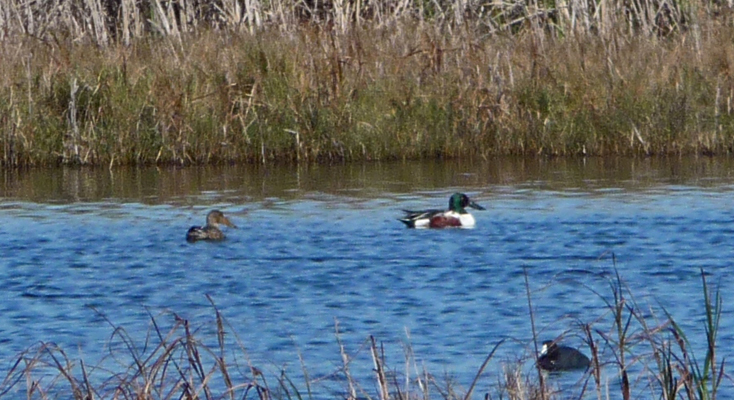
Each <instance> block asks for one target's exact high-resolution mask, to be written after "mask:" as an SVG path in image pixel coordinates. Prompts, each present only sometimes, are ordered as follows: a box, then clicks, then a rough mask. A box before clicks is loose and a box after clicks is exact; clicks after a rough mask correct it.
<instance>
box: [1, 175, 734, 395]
mask: <svg viewBox="0 0 734 400" xmlns="http://www.w3.org/2000/svg"><path fill="white" fill-rule="evenodd" d="M362 168H363V169H362V170H361V171H357V172H354V171H352V172H345V171H343V169H340V168H336V167H335V168H334V171H332V173H329V172H328V170H327V171H324V170H321V169H319V170H318V171H316V172H314V171H299V170H296V171H294V170H285V171H275V172H273V171H266V172H263V171H256V172H251V171H250V172H247V171H244V172H240V175H237V174H234V173H232V171H231V170H227V169H224V170H221V171H220V170H214V171H209V172H199V173H198V174H194V176H196V177H197V180H192V178H191V177H189V178H187V179H177V184H178V185H180V186H181V187H184V189H181V190H180V191H177V190H176V189H175V188H171V187H168V186H167V189H161V186H164V185H167V182H165V179H163V178H161V177H159V178H157V179H159V180H158V181H156V180H154V181H155V182H157V184H156V186H157V187H158V189H155V188H150V185H149V183H150V182H149V181H145V179H143V181H142V182H145V184H141V181H140V179H142V178H140V176H143V175H145V174H149V173H151V172H150V171H142V172H135V173H128V174H131V175H136V176H138V178H132V179H130V181H131V182H137V185H138V186H132V187H131V186H126V184H118V186H121V187H122V189H120V188H118V189H110V187H113V186H115V183H114V182H115V179H116V178H114V177H113V178H110V179H109V181H108V182H107V183H106V184H103V183H99V182H100V181H104V180H105V179H101V180H100V179H98V178H96V177H93V178H88V177H87V178H85V177H79V176H76V175H74V173H68V172H67V173H68V174H71V175H72V176H73V177H72V178H71V180H72V181H74V182H78V181H82V182H85V181H86V180H87V179H89V180H90V181H91V182H97V183H95V184H94V185H98V186H94V188H93V189H91V190H92V192H94V193H90V192H87V191H85V190H84V189H82V190H79V189H78V187H79V186H84V185H77V189H74V190H76V192H74V193H71V194H70V193H69V191H70V189H69V188H68V187H66V186H64V185H57V187H58V188H57V189H43V190H31V189H29V188H28V186H32V185H33V184H31V183H28V182H27V181H22V180H19V181H15V180H13V179H10V180H11V181H12V182H11V183H8V181H9V178H8V176H6V177H5V178H6V186H5V195H4V197H3V201H2V203H0V243H2V246H3V257H2V261H0V291H1V292H2V299H3V301H2V302H1V303H0V343H2V344H3V345H2V346H1V347H0V360H2V364H0V365H3V366H4V367H2V368H3V371H7V369H6V368H7V366H9V365H10V363H11V360H13V357H14V356H16V355H17V353H19V352H21V351H23V350H24V349H26V348H28V347H29V346H32V345H34V344H36V343H38V342H39V341H44V342H54V343H56V344H58V345H60V346H61V347H63V348H64V349H65V350H66V351H67V353H68V354H70V356H71V357H72V358H74V357H77V358H85V362H87V363H90V362H94V360H99V359H102V358H103V357H104V356H105V355H106V354H107V352H108V351H109V349H108V348H107V347H108V341H109V339H110V337H111V334H112V331H113V328H112V327H111V326H110V323H112V324H114V325H117V326H122V327H124V328H125V330H126V331H127V332H128V333H129V334H130V335H131V336H132V337H133V338H135V339H136V340H140V341H142V340H143V339H144V338H145V335H146V332H147V331H148V329H149V327H150V324H149V323H150V318H151V316H161V318H163V321H166V322H167V323H171V322H172V317H171V316H170V315H168V314H165V313H164V312H166V311H170V312H174V313H176V314H178V315H180V316H182V317H184V318H187V319H189V320H191V321H192V322H194V325H197V326H204V327H207V326H208V328H202V329H213V328H212V327H211V324H207V323H206V321H211V320H212V319H213V317H214V312H213V309H212V306H211V303H210V302H209V300H208V299H207V297H206V296H207V295H209V296H210V298H211V299H212V300H213V301H214V303H215V304H216V306H217V308H218V309H219V310H220V311H221V313H222V315H223V316H224V317H225V318H226V319H227V321H228V322H229V324H230V325H231V328H232V329H233V330H234V331H235V332H236V333H237V335H238V337H239V339H241V342H242V343H243V344H244V346H245V347H246V351H247V354H248V356H249V357H250V359H251V362H252V363H253V364H255V365H259V366H261V368H262V369H264V370H269V371H273V372H277V371H278V369H280V368H285V369H286V370H288V371H291V372H292V373H294V374H298V373H300V371H301V361H300V360H299V353H300V354H301V355H302V357H303V362H304V363H305V364H306V367H307V368H308V370H309V372H310V374H311V376H319V375H325V374H328V373H330V372H332V371H334V370H335V369H336V368H337V367H338V366H339V365H340V364H341V359H340V355H339V348H338V345H337V342H336V338H335V333H334V332H335V326H336V324H337V323H338V329H339V331H340V335H341V339H342V340H343V341H344V343H345V346H346V348H347V351H348V352H355V353H358V354H357V359H358V360H360V361H359V363H356V362H355V370H357V372H356V373H360V372H359V369H360V368H362V371H361V372H362V373H364V374H366V375H369V374H370V368H371V360H370V357H369V354H367V352H366V351H364V350H360V349H361V348H362V345H363V343H364V340H365V339H366V338H367V337H368V336H369V335H374V336H375V337H376V338H377V339H378V340H379V341H382V342H383V343H385V346H386V349H387V351H386V354H387V356H388V362H389V363H392V365H393V367H394V368H396V369H398V370H400V369H401V368H403V367H402V365H403V364H404V361H403V357H404V349H405V348H406V347H407V346H408V345H409V346H412V351H413V352H414V354H415V357H416V359H417V360H418V361H419V362H420V364H421V366H425V368H426V369H428V370H429V371H431V372H433V373H434V374H436V375H441V374H443V373H444V372H446V373H449V374H451V375H453V376H455V377H456V379H457V381H458V382H459V384H461V385H463V386H464V387H466V386H468V385H469V383H470V382H471V380H472V378H473V377H474V374H475V373H476V372H477V370H478V368H479V366H480V365H481V362H482V361H483V360H484V357H486V355H487V353H488V352H489V350H491V348H492V347H493V346H494V344H495V343H497V342H498V341H499V340H501V339H503V338H508V339H510V340H508V341H507V342H506V344H504V345H503V346H502V347H501V348H500V351H499V353H498V356H497V357H496V360H497V362H494V363H492V364H491V365H490V367H489V376H490V377H488V378H486V379H485V380H484V381H482V383H481V384H480V386H482V385H483V386H482V388H483V389H486V388H487V387H488V386H490V385H493V384H494V383H496V378H495V377H491V374H492V373H493V372H494V373H496V372H498V371H500V370H501V364H502V363H503V362H507V361H511V360H515V359H518V358H524V359H528V357H529V354H530V351H531V348H532V333H531V329H530V318H529V313H528V298H527V294H526V287H525V274H527V277H528V280H529V282H530V288H531V291H532V296H531V300H532V302H533V306H534V312H535V323H536V326H537V327H538V329H539V330H540V335H539V336H540V338H541V339H551V338H554V337H555V336H557V335H560V334H562V333H564V332H568V334H567V335H568V341H569V343H570V344H575V345H580V344H581V340H580V336H578V335H579V334H580V330H579V329H578V326H579V323H593V322H594V321H596V320H597V319H598V318H602V319H603V318H604V316H605V315H607V314H606V308H605V303H604V301H605V300H609V299H610V298H611V292H610V290H609V282H610V280H611V279H612V276H613V261H612V255H613V256H614V258H615V259H616V267H617V268H618V270H619V272H620V274H621V276H622V278H623V279H624V281H625V284H626V285H628V286H629V288H630V291H631V292H632V293H633V294H634V300H635V301H636V302H638V303H639V304H640V305H643V306H649V307H650V312H651V313H653V314H654V313H660V311H661V307H665V308H666V309H667V310H668V311H670V312H671V314H672V315H673V316H674V317H675V318H676V319H677V320H678V321H679V322H680V323H681V324H682V325H683V327H684V328H685V329H686V330H687V333H688V335H689V339H691V340H692V342H693V343H694V347H696V348H697V350H699V351H701V353H700V354H701V356H700V357H703V352H702V350H701V349H703V348H704V347H703V346H705V342H704V336H703V324H702V318H703V313H702V310H703V307H702V290H701V277H700V270H701V269H703V270H705V271H706V273H708V274H709V280H710V282H711V283H712V284H713V285H718V286H719V287H721V289H722V293H723V295H724V299H725V301H726V300H727V299H726V297H727V296H728V294H729V293H732V292H734V282H733V281H732V278H731V277H730V274H727V270H728V269H729V268H730V267H731V260H732V259H734V258H733V257H732V256H733V254H732V248H733V247H732V245H731V240H732V239H731V238H732V237H734V224H733V221H734V207H733V206H734V191H733V189H734V186H733V185H732V183H733V181H732V178H731V177H729V176H728V174H727V173H726V171H728V169H727V168H721V169H715V171H714V172H711V171H709V170H706V171H703V172H699V173H696V174H692V175H690V176H684V177H680V176H679V175H675V173H672V174H673V175H670V174H666V173H665V172H661V170H665V169H668V170H669V171H670V170H672V171H675V170H676V168H670V167H668V166H666V167H665V168H655V167H654V166H647V168H641V167H640V166H637V167H636V168H631V167H627V168H623V169H624V170H625V171H629V170H635V171H636V172H635V173H623V174H621V176H620V177H619V179H614V178H613V177H610V176H608V175H604V174H603V173H602V172H604V171H607V168H603V167H598V171H596V170H595V171H596V172H594V171H589V170H587V169H585V168H584V167H583V166H574V167H573V168H571V167H568V166H564V165H561V166H555V168H556V169H557V171H556V172H555V174H556V175H553V174H554V168H553V166H550V167H545V168H541V167H532V168H529V169H531V170H532V171H536V172H535V173H532V171H530V172H529V171H528V170H527V169H528V168H525V169H523V168H520V170H521V171H523V172H522V173H517V172H514V173H505V174H503V172H502V171H497V170H495V169H492V168H491V167H487V166H486V165H483V164H479V165H468V166H467V165H459V166H457V165H455V164H450V163H447V164H446V165H444V166H443V167H442V166H441V165H430V166H429V167H414V166H412V165H411V166H408V167H404V168H405V169H407V170H409V171H408V172H406V171H403V170H400V171H396V172H395V171H393V172H390V171H392V170H397V169H400V168H401V167H400V165H392V166H366V167H362ZM426 168H428V171H426ZM712 168H713V167H712ZM372 169H377V171H372ZM415 169H417V170H418V171H422V172H421V173H416V172H415ZM487 169H489V171H487ZM569 169H572V170H573V171H570V172H569ZM699 169H700V168H699ZM436 171H439V172H440V173H439V172H436ZM513 171H514V170H513ZM541 171H542V172H541ZM599 171H601V172H599ZM6 173H7V172H6ZM95 173H97V172H95ZM159 173H160V172H154V173H153V175H156V174H159ZM170 173H171V174H178V173H180V172H170ZM102 174H103V175H104V172H102ZM202 175H203V177H202ZM233 175H236V176H233ZM411 175H412V176H419V177H420V176H430V179H429V180H426V179H423V180H420V179H418V181H417V182H416V181H415V180H411V179H408V177H409V176H411ZM436 175H439V176H441V177H443V178H441V179H438V178H436ZM485 175H489V176H491V177H490V178H484V177H483V176H485ZM224 176H226V178H225V177H224ZM503 177H504V178H503ZM16 178H17V177H16ZM14 179H15V178H14ZM28 179H30V178H28ZM20 181H22V182H20ZM202 181H203V182H210V183H209V184H207V183H201V182H202ZM222 181H226V182H227V183H226V184H222V183H221V182H222ZM317 181H318V182H317ZM13 182H14V183H13ZM194 182H199V183H196V184H195V183H194ZM238 182H239V183H238ZM268 182H271V183H268ZM304 182H307V183H304ZM319 182H321V184H319ZM105 185H107V186H105ZM208 185H212V186H213V187H209V186H208ZM87 186H89V185H87ZM222 186H226V187H222ZM135 187H137V188H138V189H135ZM192 187H193V189H191V188H192ZM44 190H45V191H44ZM54 190H55V191H56V192H55V193H56V194H55V195H54V194H53V193H54ZM74 190H71V191H72V192H73V191H74ZM120 190H121V191H120ZM457 190H463V191H466V192H467V193H468V194H469V195H471V196H472V197H473V198H474V200H476V201H477V202H478V203H480V204H482V205H484V206H485V207H486V208H487V211H483V212H482V211H477V212H474V215H475V217H476V219H477V227H476V228H475V229H471V230H444V231H426V230H407V229H405V228H404V226H403V225H402V224H401V223H400V222H398V221H397V220H396V218H397V217H399V216H400V210H401V209H404V208H407V209H414V208H420V207H430V208H434V207H443V206H444V204H445V203H446V201H447V199H448V196H449V195H450V194H451V193H453V192H454V191H457ZM131 192H134V194H130V193H131ZM28 193H32V194H28ZM126 193H127V194H126ZM156 193H160V194H159V195H156ZM214 207H217V208H219V209H221V210H223V211H224V212H225V213H227V214H228V215H229V216H230V218H231V220H232V221H233V222H235V223H236V224H237V225H238V226H239V227H240V229H237V230H228V231H227V235H228V240H226V241H224V242H222V243H196V244H189V243H186V242H185V241H184V235H185V232H186V229H187V228H188V227H189V226H190V225H194V224H201V223H202V222H203V219H204V216H205V214H206V212H207V210H209V209H211V208H214ZM600 295H601V296H600ZM162 313H163V314H162ZM657 316H658V317H659V318H660V319H661V320H662V318H663V315H662V314H657ZM600 324H601V323H600ZM601 326H603V329H609V328H610V325H609V324H605V325H600V327H601ZM733 334H734V325H733V324H732V319H731V312H730V310H728V309H726V310H725V314H724V316H723V317H722V327H721V330H720V336H719V349H720V351H721V354H719V357H720V358H723V357H730V356H731V355H730V354H728V349H731V348H733V347H734V336H732V335H733Z"/></svg>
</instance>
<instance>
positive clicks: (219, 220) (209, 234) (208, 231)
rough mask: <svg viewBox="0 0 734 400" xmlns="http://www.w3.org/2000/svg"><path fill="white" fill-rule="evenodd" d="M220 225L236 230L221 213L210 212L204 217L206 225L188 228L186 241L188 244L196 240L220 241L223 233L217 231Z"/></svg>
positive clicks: (216, 211) (217, 211)
mask: <svg viewBox="0 0 734 400" xmlns="http://www.w3.org/2000/svg"><path fill="white" fill-rule="evenodd" d="M221 225H226V226H228V227H230V228H237V227H236V226H235V225H234V224H233V223H231V222H229V219H227V217H225V216H224V214H222V212H221V211H219V210H213V211H210V212H209V214H207V216H206V225H205V226H192V227H191V228H189V231H188V232H186V240H187V241H189V242H195V241H197V240H222V239H224V233H222V231H221V230H220V229H219V227H220V226H221Z"/></svg>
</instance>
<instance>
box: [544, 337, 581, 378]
mask: <svg viewBox="0 0 734 400" xmlns="http://www.w3.org/2000/svg"><path fill="white" fill-rule="evenodd" d="M589 364H590V361H589V358H588V357H586V355H584V353H582V352H580V351H578V350H576V349H574V348H573V347H568V346H559V345H557V344H556V343H555V342H554V341H552V340H547V341H545V342H543V349H542V350H541V351H540V357H538V366H539V367H540V368H542V369H544V370H547V371H569V370H574V369H585V368H588V367H589Z"/></svg>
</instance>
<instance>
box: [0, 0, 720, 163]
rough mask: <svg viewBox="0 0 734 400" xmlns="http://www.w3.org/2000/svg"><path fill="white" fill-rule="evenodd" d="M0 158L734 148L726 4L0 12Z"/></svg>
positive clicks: (243, 158) (171, 6) (40, 5)
mask: <svg viewBox="0 0 734 400" xmlns="http://www.w3.org/2000/svg"><path fill="white" fill-rule="evenodd" d="M0 15H2V16H3V18H0V58H1V59H2V60H3V62H2V63H0V80H1V81H2V84H1V85H0V131H1V133H2V135H0V142H2V143H1V144H2V162H3V165H5V166H28V165H56V164H60V163H66V164H93V165H111V164H114V165H118V164H152V163H157V164H169V163H176V164H204V163H232V162H257V163H268V162H283V161H285V162H294V161H302V162H306V161H331V162H333V161H349V160H387V159H407V158H410V159H413V158H416V159H417V158H435V157H475V158H490V157H492V156H495V155H512V154H522V155H529V154H530V155H679V154H705V155H725V154H730V153H731V152H732V151H734V119H733V118H732V110H733V109H734V105H732V97H734V80H733V79H734V78H733V77H732V76H733V75H734V74H733V72H734V71H732V66H733V65H734V47H733V46H731V43H732V40H733V39H734V26H733V24H732V21H731V17H732V12H731V10H730V9H729V8H728V6H727V5H726V4H723V3H722V4H718V3H711V2H698V1H694V2H687V1H685V2H657V1H653V0H648V1H635V2H623V1H614V0H607V1H602V2H599V3H596V2H571V3H567V2H565V1H548V2H543V3H541V2H535V3H530V4H526V3H524V2H515V3H501V4H500V3H496V4H495V3H492V4H486V3H484V2H478V1H472V0H468V1H464V2H459V1H456V2H441V1H436V2H422V1H405V2H397V1H396V2H376V3H370V2H360V1H354V2H348V1H331V2H329V1H327V2H325V3H324V2H315V3H312V2H279V1H273V2H259V1H257V0H250V1H244V2H236V1H232V2H229V1H222V2H204V3H199V2H190V1H186V0H181V1H178V2H160V1H158V0H151V1H148V2H133V1H130V0H106V1H102V2H100V3H97V2H83V1H70V2H61V1H59V2H58V3H56V2H54V1H50V2H23V1H20V0H11V1H8V2H2V3H0Z"/></svg>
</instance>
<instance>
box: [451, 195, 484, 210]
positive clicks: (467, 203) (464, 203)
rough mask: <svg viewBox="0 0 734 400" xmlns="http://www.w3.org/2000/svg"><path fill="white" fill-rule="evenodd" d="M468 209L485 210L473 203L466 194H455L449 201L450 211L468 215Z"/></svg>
mask: <svg viewBox="0 0 734 400" xmlns="http://www.w3.org/2000/svg"><path fill="white" fill-rule="evenodd" d="M466 207H471V208H473V209H476V210H485V208H484V207H482V206H480V205H479V204H477V203H475V202H473V201H471V200H470V199H469V197H468V196H467V195H465V194H464V193H454V194H453V195H451V198H450V199H449V210H451V211H456V212H457V213H459V214H466V209H465V208H466Z"/></svg>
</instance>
